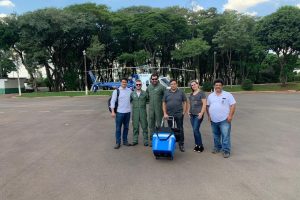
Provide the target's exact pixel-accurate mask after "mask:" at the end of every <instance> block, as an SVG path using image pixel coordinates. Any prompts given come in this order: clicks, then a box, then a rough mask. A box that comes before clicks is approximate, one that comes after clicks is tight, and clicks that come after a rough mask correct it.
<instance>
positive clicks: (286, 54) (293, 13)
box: [257, 6, 300, 84]
mask: <svg viewBox="0 0 300 200" xmlns="http://www.w3.org/2000/svg"><path fill="white" fill-rule="evenodd" d="M299 19H300V9H299V8H297V7H293V6H284V7H282V8H280V9H278V10H277V11H276V12H275V13H272V14H271V15H268V16H266V17H264V18H262V19H261V20H260V21H259V23H258V25H257V36H258V38H259V41H260V42H261V43H262V44H264V45H265V46H267V47H268V49H270V50H272V51H274V52H275V53H276V55H277V57H278V61H279V65H280V76H279V79H280V81H281V83H282V84H285V83H286V81H287V71H286V68H287V64H288V63H289V60H290V59H292V58H291V57H294V56H298V55H299V52H300V35H299V32H300V20H299Z"/></svg>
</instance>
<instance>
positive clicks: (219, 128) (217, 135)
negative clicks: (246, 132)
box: [211, 120, 231, 153]
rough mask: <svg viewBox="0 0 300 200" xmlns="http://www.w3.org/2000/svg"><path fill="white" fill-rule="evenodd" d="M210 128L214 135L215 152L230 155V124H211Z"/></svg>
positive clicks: (225, 121) (223, 122)
mask: <svg viewBox="0 0 300 200" xmlns="http://www.w3.org/2000/svg"><path fill="white" fill-rule="evenodd" d="M211 128H212V132H213V135H214V148H215V150H222V151H224V152H228V153H230V149H231V143H230V130H231V123H229V122H228V121H227V120H224V121H221V122H217V123H215V122H211Z"/></svg>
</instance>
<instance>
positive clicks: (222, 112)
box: [207, 91, 236, 123]
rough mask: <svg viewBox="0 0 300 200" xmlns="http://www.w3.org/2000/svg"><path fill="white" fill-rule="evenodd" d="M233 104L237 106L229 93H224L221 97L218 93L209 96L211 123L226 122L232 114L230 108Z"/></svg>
mask: <svg viewBox="0 0 300 200" xmlns="http://www.w3.org/2000/svg"><path fill="white" fill-rule="evenodd" d="M233 104H236V101H235V99H234V97H233V96H232V94H231V93H229V92H226V91H222V93H221V94H220V95H219V96H218V95H217V94H216V92H213V93H211V94H210V95H208V97H207V105H208V106H209V107H208V112H209V115H210V118H211V121H213V122H215V123H218V122H221V121H224V120H226V119H227V117H228V115H229V113H230V106H232V105H233Z"/></svg>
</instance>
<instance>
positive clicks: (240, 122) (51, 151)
mask: <svg viewBox="0 0 300 200" xmlns="http://www.w3.org/2000/svg"><path fill="white" fill-rule="evenodd" d="M235 97H236V100H237V111H236V115H235V117H234V120H233V123H232V133H231V134H232V135H231V136H232V154H231V157H230V158H228V159H225V158H223V157H222V156H221V154H217V155H214V154H212V153H211V149H212V144H213V138H212V133H211V128H210V125H209V123H208V121H207V117H206V119H205V120H204V122H203V124H202V126H201V132H202V138H203V142H204V147H205V151H204V152H203V153H195V152H193V151H192V149H193V146H194V140H193V135H192V130H191V126H190V123H189V120H188V117H186V118H185V122H184V125H185V147H186V152H185V153H181V152H180V151H179V150H178V148H177V149H176V153H175V158H174V160H173V161H170V160H156V159H155V158H154V156H153V154H152V152H151V148H149V147H144V146H143V145H142V136H141V135H140V138H139V139H140V144H139V145H138V146H134V147H125V146H122V147H121V148H120V149H119V150H114V149H113V146H114V143H115V137H114V121H113V120H112V119H111V117H110V115H109V113H108V111H107V107H106V105H107V104H106V102H107V97H95V96H94V97H51V98H3V97H0V200H106V199H109V200H110V199H112V200H114V199H122V200H127V199H128V200H140V199H143V200H144V199H149V200H152V199H163V200H168V199H170V200H171V199H172V200H177V199H188V200H189V199H209V200H210V199H211V200H219V199H220V200H227V199H228V200H243V199H247V200H250V199H251V200H252V199H253V200H254V199H255V200H256V199H262V200H266V199H272V200H277V199H278V200H298V199H300V94H297V93H295V94H278V93H270V94H266V93H258V94H235ZM129 141H132V127H130V131H129Z"/></svg>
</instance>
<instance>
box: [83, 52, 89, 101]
mask: <svg viewBox="0 0 300 200" xmlns="http://www.w3.org/2000/svg"><path fill="white" fill-rule="evenodd" d="M82 53H83V59H84V76H85V78H84V79H85V80H84V81H85V95H88V86H87V74H86V52H85V50H83V51H82Z"/></svg>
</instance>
